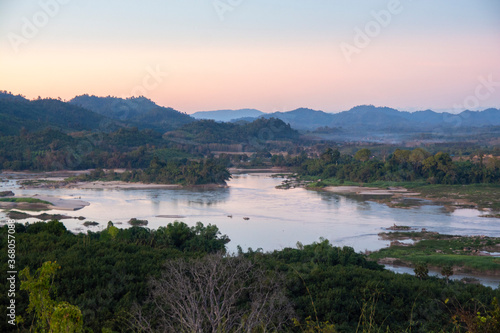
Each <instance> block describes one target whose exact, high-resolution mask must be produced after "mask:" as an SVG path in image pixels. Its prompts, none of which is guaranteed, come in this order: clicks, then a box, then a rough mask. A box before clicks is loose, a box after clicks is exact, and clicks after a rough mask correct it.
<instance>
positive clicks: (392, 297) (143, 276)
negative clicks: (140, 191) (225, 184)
mask: <svg viewBox="0 0 500 333" xmlns="http://www.w3.org/2000/svg"><path fill="white" fill-rule="evenodd" d="M7 230H8V227H7V226H4V227H2V228H1V229H0V238H1V240H2V243H1V244H2V252H1V255H0V259H1V260H2V261H1V264H0V265H1V269H3V270H4V271H7V270H8V269H7V241H6V238H7V235H8V231H7ZM15 231H16V233H15V235H16V244H17V247H16V251H17V252H16V257H17V259H16V260H17V261H16V267H18V268H19V270H20V269H22V268H24V267H29V269H30V271H31V272H35V271H36V270H37V269H38V268H40V267H41V266H42V263H44V262H46V261H52V262H53V261H57V264H58V265H60V266H61V269H60V270H58V271H57V273H56V275H55V279H54V282H53V286H54V287H55V290H54V292H53V293H51V295H50V296H52V298H53V299H54V300H55V301H57V302H61V301H66V302H68V303H70V304H72V305H74V306H76V307H78V308H79V309H80V310H81V313H82V315H83V325H84V330H85V331H87V332H101V331H103V332H110V331H117V332H130V331H144V332H157V331H193V330H192V329H190V328H192V327H199V328H200V330H199V331H211V329H209V328H213V327H214V326H210V325H215V327H219V329H222V328H226V329H227V331H234V330H236V329H238V328H239V329H241V328H250V327H253V328H254V331H259V329H261V330H262V329H267V330H268V331H274V330H278V331H282V332H355V331H360V332H361V331H364V332H374V331H383V332H403V331H412V332H442V331H444V332H448V331H453V330H454V331H455V332H465V331H466V329H468V330H470V331H479V330H480V331H481V332H497V329H498V323H499V322H498V320H499V314H498V312H495V311H498V310H499V308H498V306H495V305H494V304H493V305H492V303H493V302H494V298H495V297H497V298H498V297H500V292H499V291H498V290H492V289H491V288H488V287H484V286H481V285H464V284H463V283H461V282H454V281H450V282H449V283H448V284H447V283H446V282H445V281H444V280H442V279H438V278H433V277H431V278H426V279H423V280H420V279H418V278H416V277H413V276H410V275H407V274H403V275H400V274H395V273H392V272H390V271H386V270H384V269H383V268H382V267H381V266H379V265H377V264H376V263H374V262H370V261H367V260H366V257H365V256H364V255H362V254H358V253H355V252H354V250H353V249H352V248H349V247H343V248H339V247H334V246H332V245H331V244H330V243H329V242H328V241H325V240H322V241H321V242H319V243H314V244H311V245H305V246H303V245H301V244H298V246H297V249H292V248H286V249H283V250H280V251H274V252H271V253H262V252H261V251H253V250H252V249H249V250H248V251H247V252H243V251H242V250H241V249H239V251H238V253H237V254H234V255H224V254H221V253H224V251H225V245H226V244H227V242H228V241H229V239H228V238H227V237H226V236H221V235H220V232H219V230H218V229H217V227H215V226H212V225H208V226H203V224H201V223H198V224H197V225H196V226H194V227H189V226H187V225H186V224H184V223H182V222H175V223H172V224H169V225H167V226H166V227H161V228H158V230H149V229H146V228H140V227H132V228H129V229H118V228H116V227H115V226H113V225H112V223H109V224H108V226H107V228H106V229H105V230H103V231H101V232H90V231H89V232H87V234H78V235H75V234H72V233H70V232H68V231H67V230H66V228H65V227H64V225H63V224H62V223H60V222H58V221H51V222H48V223H43V222H40V223H34V224H27V225H22V224H16V225H15ZM221 251H222V252H221ZM219 282H221V284H219V285H218V288H211V287H210V286H211V284H214V283H215V284H217V283H219ZM222 282H223V283H222ZM7 288H8V286H7V284H5V283H4V284H1V285H0V304H1V305H2V306H5V305H6V304H7V301H8V298H7ZM222 291H224V293H223V294H221V292H222ZM206 292H208V294H207V293H206ZM211 297H215V298H216V299H217V301H216V302H214V304H209V303H203V302H205V301H208V300H210V299H212V298H211ZM191 300H194V302H191ZM176 302H177V303H176ZM28 303H29V300H28V295H27V293H26V292H23V291H21V292H19V291H18V292H17V293H16V311H17V313H18V314H19V315H22V317H23V319H24V322H23V323H22V324H21V325H20V331H21V332H23V331H27V330H29V328H30V325H31V324H32V322H33V321H32V320H33V319H34V317H33V316H34V314H33V313H28V312H27V307H28ZM172 304H177V307H172V306H171V305H172ZM203 306H206V308H205V310H206V309H210V310H215V309H218V310H220V311H226V310H227V309H228V307H229V308H230V309H231V312H230V313H231V316H227V317H224V316H222V317H216V316H217V312H216V311H203ZM183 309H184V310H186V311H187V312H185V315H183V316H182V317H181V316H179V315H178V314H179V313H183V312H179V311H181V310H183ZM175 314H177V315H175ZM193 314H195V317H196V319H197V320H195V321H193V322H189V320H188V319H192V317H190V316H192V315H193ZM180 319H186V320H180ZM187 322H189V323H187ZM193 325H194V326H193ZM196 325H197V326H196ZM495 325H496V326H495ZM167 328H168V329H167ZM230 328H232V329H230ZM0 330H1V331H2V332H8V331H11V330H12V327H10V326H9V325H8V324H7V323H6V321H5V320H4V321H2V322H1V323H0Z"/></svg>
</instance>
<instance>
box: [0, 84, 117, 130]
mask: <svg viewBox="0 0 500 333" xmlns="http://www.w3.org/2000/svg"><path fill="white" fill-rule="evenodd" d="M103 121H107V122H108V123H109V119H108V118H106V117H104V116H102V115H99V114H97V113H94V112H92V111H89V110H86V109H84V108H81V107H79V106H75V105H71V104H68V103H65V102H62V101H59V100H56V99H37V100H33V101H29V100H27V99H25V98H22V97H20V96H13V95H12V98H10V97H9V96H8V95H7V94H2V95H1V97H0V134H1V135H15V134H18V133H19V131H20V129H21V128H23V127H24V128H25V129H26V130H28V131H38V130H42V129H45V128H47V127H51V128H58V129H61V130H63V131H65V132H72V131H82V130H88V131H90V130H97V129H100V126H101V124H102V123H103ZM116 123H118V122H116Z"/></svg>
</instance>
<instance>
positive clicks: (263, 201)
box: [0, 173, 500, 286]
mask: <svg viewBox="0 0 500 333" xmlns="http://www.w3.org/2000/svg"><path fill="white" fill-rule="evenodd" d="M282 180H283V179H282V178H273V177H271V175H270V174H264V173H248V174H234V175H233V178H232V179H231V180H230V181H229V182H228V185H229V187H228V188H211V189H200V188H177V189H141V190H137V189H136V190H123V189H121V190H116V189H114V190H113V189H105V190H88V189H20V188H19V186H18V185H16V182H15V181H13V180H10V181H9V182H3V183H0V191H5V190H12V191H14V192H15V194H16V195H34V194H37V193H38V194H50V195H54V196H59V197H63V198H68V199H71V198H74V199H81V200H85V201H88V202H90V205H89V206H87V207H85V208H83V209H81V210H79V211H75V212H68V211H58V210H52V211H49V212H48V213H53V214H54V213H61V214H66V215H70V216H84V217H85V218H86V221H96V222H99V223H100V224H99V225H98V226H95V227H90V228H88V229H90V230H94V231H97V230H101V229H103V228H105V227H106V225H107V222H108V221H113V222H114V223H115V225H116V226H117V227H122V228H124V227H128V226H129V225H128V224H127V221H128V220H129V219H130V218H133V217H135V218H138V219H145V220H148V221H149V223H148V226H147V227H149V228H158V227H160V226H164V225H167V224H168V223H170V222H173V221H175V220H179V221H183V222H185V223H187V224H188V225H195V224H196V222H198V221H200V222H202V223H204V224H208V223H210V224H215V225H217V226H218V228H219V230H220V231H221V233H222V234H226V235H228V236H229V238H230V239H231V242H230V243H229V244H228V249H229V251H231V252H234V251H236V247H237V245H240V246H241V247H242V248H243V249H244V250H246V249H247V248H249V247H251V248H253V249H254V250H256V249H258V248H261V249H262V250H264V251H272V250H275V249H283V248H285V247H295V246H296V244H297V242H301V243H303V244H309V243H312V242H314V241H318V240H319V239H320V237H323V238H325V239H328V240H329V241H330V242H331V243H332V244H334V245H336V246H344V245H346V246H352V247H353V248H354V249H355V250H356V251H358V252H359V251H365V250H370V251H373V250H377V249H380V248H382V247H386V246H388V245H389V241H384V240H380V239H379V237H378V235H377V234H378V233H380V232H382V231H384V229H385V228H387V227H390V226H392V225H393V224H399V225H407V226H410V227H413V228H417V229H421V228H426V229H427V230H428V231H436V232H439V233H444V234H457V235H487V236H492V237H500V226H499V224H498V219H485V218H481V217H479V215H481V214H482V212H480V211H478V210H474V209H457V210H455V211H453V212H450V211H448V210H447V209H445V208H444V207H442V206H439V205H434V204H432V203H431V202H423V204H422V205H420V206H417V207H413V208H390V207H388V206H387V205H385V204H381V203H377V202H372V201H366V200H364V199H362V198H356V197H346V196H342V195H339V194H334V193H328V192H324V191H311V190H306V189H303V188H294V189H288V190H282V189H276V188H275V186H276V185H279V184H280V183H281V181H282ZM158 215H179V216H183V217H182V218H164V217H157V216H158ZM230 216H231V217H230ZM244 218H249V219H248V220H245V219H244ZM0 219H1V220H5V219H6V216H5V213H3V212H0ZM28 221H35V220H34V219H28ZM63 222H64V224H65V225H66V227H67V228H68V229H69V230H72V231H74V232H80V231H82V232H85V230H87V227H85V226H83V222H84V221H80V220H76V219H69V220H63ZM498 282H500V279H498V281H496V280H495V281H493V282H492V283H489V284H490V285H494V286H498Z"/></svg>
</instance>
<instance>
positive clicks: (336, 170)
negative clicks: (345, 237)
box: [298, 148, 500, 184]
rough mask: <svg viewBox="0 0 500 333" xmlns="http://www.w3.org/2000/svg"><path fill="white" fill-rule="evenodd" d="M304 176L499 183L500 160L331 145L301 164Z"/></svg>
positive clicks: (439, 182)
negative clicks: (351, 150) (375, 152)
mask: <svg viewBox="0 0 500 333" xmlns="http://www.w3.org/2000/svg"><path fill="white" fill-rule="evenodd" d="M298 173H299V175H301V176H316V177H320V178H322V179H327V178H335V179H337V180H340V181H353V182H363V183H369V182H374V181H394V182H406V181H426V182H428V183H430V184H475V183H489V184H498V183H500V160H499V159H496V158H490V159H489V160H488V162H485V161H483V158H482V157H481V158H480V160H479V161H478V162H477V163H474V162H472V161H453V160H452V158H451V156H450V155H449V154H447V153H443V152H438V153H436V154H434V155H431V154H430V153H429V152H427V151H426V150H424V149H422V148H416V149H414V150H403V149H397V150H396V151H395V152H394V153H392V154H391V155H389V156H388V157H387V158H386V159H385V160H381V159H379V158H376V157H373V156H372V154H371V151H370V150H369V149H366V148H364V149H360V150H358V151H357V152H356V153H355V154H354V156H352V155H348V154H341V153H340V152H339V151H338V150H333V149H331V148H328V149H327V150H326V151H325V152H323V153H322V154H321V155H320V156H319V158H308V159H306V160H305V161H304V162H303V163H302V164H301V165H300V166H299V167H298Z"/></svg>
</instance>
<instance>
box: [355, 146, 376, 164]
mask: <svg viewBox="0 0 500 333" xmlns="http://www.w3.org/2000/svg"><path fill="white" fill-rule="evenodd" d="M371 156H372V152H371V151H370V149H366V148H363V149H360V150H358V151H357V152H356V154H354V158H355V159H357V160H358V161H361V162H366V161H368V160H369V159H370V157H371Z"/></svg>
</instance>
